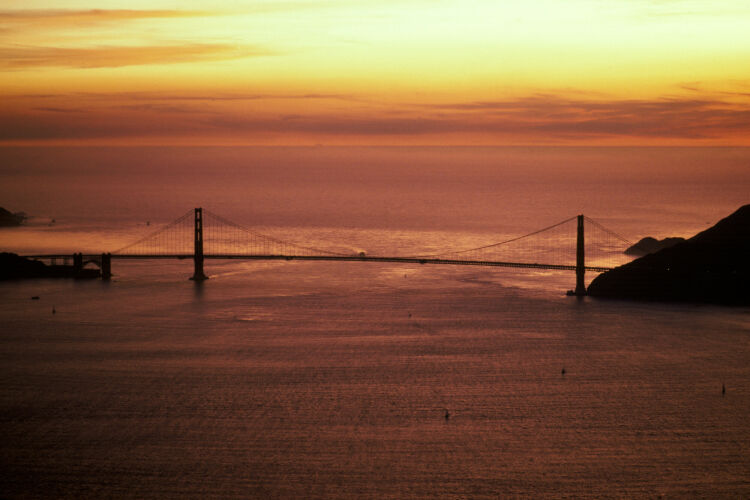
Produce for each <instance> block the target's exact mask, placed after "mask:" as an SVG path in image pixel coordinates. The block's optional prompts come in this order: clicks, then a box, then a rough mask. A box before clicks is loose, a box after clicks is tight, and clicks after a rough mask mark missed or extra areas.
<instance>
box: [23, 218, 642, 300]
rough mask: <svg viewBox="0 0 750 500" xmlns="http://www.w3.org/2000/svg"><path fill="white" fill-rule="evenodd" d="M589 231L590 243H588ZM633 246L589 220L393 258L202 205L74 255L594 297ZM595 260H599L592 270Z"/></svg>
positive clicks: (200, 276)
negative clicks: (542, 274)
mask: <svg viewBox="0 0 750 500" xmlns="http://www.w3.org/2000/svg"><path fill="white" fill-rule="evenodd" d="M584 226H585V228H586V230H587V231H586V233H587V234H586V235H587V236H589V238H588V239H586V238H584ZM630 244H631V243H630V242H629V241H628V240H626V239H625V238H623V237H622V236H620V235H618V234H617V233H615V232H613V231H610V230H609V229H607V228H605V227H604V226H602V225H601V224H599V223H598V222H596V221H594V220H593V219H590V218H588V217H586V216H584V215H578V216H575V217H570V218H568V219H565V220H563V221H561V222H558V223H557V224H553V225H551V226H548V227H545V228H542V229H539V230H536V231H532V232H530V233H528V234H525V235H523V236H518V237H514V238H510V239H506V240H504V241H501V242H499V243H493V244H489V245H483V246H479V247H476V248H470V249H467V250H452V251H446V252H442V253H433V254H427V255H408V256H392V255H391V256H389V255H373V254H365V253H364V252H356V253H355V252H341V251H333V250H325V249H320V248H315V247H312V246H305V245H301V244H298V243H292V242H288V241H284V240H281V239H278V238H274V237H271V236H267V235H264V234H261V233H259V232H257V231H255V230H253V229H250V228H247V227H245V226H242V225H239V224H236V223H234V222H231V221H229V220H227V219H225V218H223V217H221V216H219V215H216V214H214V213H212V212H209V211H208V210H204V209H203V208H195V209H193V210H190V211H189V212H187V213H185V214H184V215H183V216H181V217H179V218H178V219H176V220H174V221H173V222H171V223H169V224H167V225H166V226H164V227H162V228H161V229H159V230H157V231H155V232H153V233H151V234H149V235H147V236H145V237H144V238H141V239H140V240H138V241H135V242H133V243H131V244H129V245H127V246H125V247H123V248H120V249H119V250H116V251H113V252H111V253H101V254H83V253H76V254H73V256H72V260H73V266H74V267H75V268H76V269H78V270H82V269H83V268H84V266H85V265H87V264H89V263H93V264H94V265H96V266H97V267H99V269H100V270H101V276H102V279H105V280H108V279H110V278H111V276H112V260H113V259H122V260H125V259H131V260H132V259H192V260H193V275H192V276H191V277H190V279H191V280H193V281H195V282H196V283H201V282H203V281H205V280H207V279H208V276H207V275H206V273H205V271H204V262H205V260H206V259H229V260H239V259H244V260H287V261H289V260H316V261H348V262H390V263H405V264H425V265H426V264H444V265H461V266H488V267H510V268H524V269H535V270H557V271H575V274H576V284H575V289H574V290H571V291H569V292H568V294H569V295H576V296H583V295H585V294H586V283H585V276H586V272H587V271H589V272H603V271H607V270H609V269H611V268H612V267H614V266H615V265H619V264H621V263H623V262H624V257H623V253H622V250H623V247H624V245H630ZM29 257H31V258H37V259H50V260H54V259H64V260H65V259H70V258H71V256H70V254H68V255H63V254H56V255H33V256H29ZM587 259H589V260H590V261H591V263H590V264H588V265H587Z"/></svg>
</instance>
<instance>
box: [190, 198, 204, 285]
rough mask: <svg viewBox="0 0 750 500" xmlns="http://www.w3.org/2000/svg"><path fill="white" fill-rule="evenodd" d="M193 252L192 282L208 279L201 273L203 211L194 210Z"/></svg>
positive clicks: (200, 209) (199, 209)
mask: <svg viewBox="0 0 750 500" xmlns="http://www.w3.org/2000/svg"><path fill="white" fill-rule="evenodd" d="M193 248H194V250H193V264H194V270H193V276H192V277H191V278H190V279H191V280H193V281H196V282H199V283H200V282H201V281H205V280H207V279H208V276H206V275H205V274H204V273H203V209H202V208H196V209H195V245H194V247H193Z"/></svg>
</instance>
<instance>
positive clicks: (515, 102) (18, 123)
mask: <svg viewBox="0 0 750 500" xmlns="http://www.w3.org/2000/svg"><path fill="white" fill-rule="evenodd" d="M150 96H151V97H154V96H155V94H154V95H150ZM332 96H333V98H336V95H335V94H332ZM192 97H193V98H200V99H193V100H190V99H189V98H188V99H186V100H179V99H176V100H172V99H169V98H167V97H166V96H164V97H163V98H162V100H161V101H158V100H156V99H149V98H146V99H143V100H141V101H138V100H137V99H136V98H134V97H133V96H131V97H130V98H129V99H128V100H127V101H125V102H123V100H120V101H119V102H118V101H117V100H113V101H112V102H109V103H107V101H105V100H100V99H98V98H96V99H92V100H86V99H81V98H79V99H75V98H72V99H71V98H62V97H58V98H56V97H47V98H31V97H29V98H28V100H29V101H30V102H35V103H37V104H36V106H30V105H29V106H28V107H27V108H26V109H27V110H28V111H24V109H21V108H18V109H17V110H15V111H13V110H10V111H9V112H6V113H3V114H2V115H0V140H4V141H14V140H16V141H23V140H34V141H42V142H43V141H45V140H60V139H81V140H92V139H94V140H95V139H99V138H133V137H139V138H150V139H151V140H153V139H154V138H158V137H169V138H174V137H184V138H190V137H202V138H216V139H217V140H219V141H220V140H221V138H233V139H235V140H236V139H245V140H248V141H250V142H255V141H261V142H262V141H263V140H266V139H268V138H269V137H273V138H274V140H276V141H277V142H278V141H281V142H286V143H295V142H298V141H300V140H305V138H311V137H314V138H316V140H318V139H319V140H321V141H326V140H329V141H332V142H336V141H338V140H341V141H344V142H347V141H352V140H354V141H358V140H360V139H361V138H371V139H377V140H381V141H383V142H386V143H387V142H389V141H393V142H399V141H400V140H404V139H409V138H412V139H415V140H419V141H420V142H422V143H435V144H442V143H443V141H444V140H445V138H446V137H452V138H453V139H452V141H453V142H454V143H466V144H471V143H475V142H476V141H479V142H481V143H485V144H486V143H492V141H496V142H497V143H506V144H507V143H529V142H534V143H545V142H546V143H558V144H560V143H562V144H564V143H571V144H573V143H578V144H580V143H586V144H598V143H607V142H608V141H609V142H612V141H615V142H617V141H622V140H626V141H629V142H630V143H647V144H654V143H657V144H658V143H674V141H680V143H682V144H689V143H695V144H700V143H705V142H706V141H708V142H711V141H713V142H714V143H715V142H716V141H724V143H736V144H746V143H747V141H746V140H743V139H742V138H743V137H745V138H746V137H750V105H742V104H737V103H730V102H725V101H723V100H721V99H689V98H685V99H676V98H663V99H655V100H632V99H631V100H608V101H607V100H586V99H571V98H563V97H559V96H553V95H533V96H528V97H526V98H521V99H511V100H498V101H476V102H456V103H447V104H446V103H440V104H431V105H426V104H411V105H399V106H396V109H397V110H398V111H399V112H398V113H396V112H390V111H388V108H387V107H386V108H383V107H381V106H380V105H379V104H375V105H373V106H369V107H368V106H366V105H362V106H358V107H356V108H354V107H348V108H342V107H341V106H340V105H335V103H330V102H329V101H327V100H326V99H328V98H331V96H325V97H323V96H320V95H317V94H310V95H302V94H298V95H294V94H292V95H289V96H287V98H290V99H300V100H305V99H306V100H309V101H310V103H309V105H308V104H304V105H302V104H301V105H300V106H299V107H298V108H299V112H296V111H294V112H289V111H288V110H284V111H281V109H279V108H274V106H272V104H273V102H270V101H276V100H277V99H279V98H282V97H281V96H272V97H262V96H257V95H245V96H243V97H244V98H251V99H254V100H256V99H257V100H263V99H268V100H269V102H267V103H258V106H257V107H256V106H251V107H247V106H234V105H232V103H231V102H226V101H221V100H218V101H213V100H204V99H203V97H204V96H200V95H193V96H192ZM239 97H240V96H239V95H236V96H233V97H232V98H239ZM60 103H65V105H61V104H60ZM274 109H277V111H274ZM404 109H406V110H407V111H408V112H407V113H403V110H404ZM259 110H262V111H259ZM65 111H67V113H66V112H65ZM81 111H84V112H81ZM738 141H739V142H738Z"/></svg>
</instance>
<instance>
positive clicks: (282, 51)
mask: <svg viewBox="0 0 750 500" xmlns="http://www.w3.org/2000/svg"><path fill="white" fill-rule="evenodd" d="M508 4H510V5H508ZM513 4H517V5H513ZM175 6H179V9H175ZM748 26H750V4H748V3H747V2H746V1H745V0H742V1H738V0H731V1H730V0H724V1H722V0H715V1H696V0H662V1H658V2H657V1H653V0H612V1H610V2H601V1H596V0H567V1H560V0H528V1H525V2H497V1H493V0H464V1H457V0H403V1H390V0H380V1H373V0H328V1H326V0H323V1H304V0H301V1H260V2H237V1H230V0H216V1H212V2H201V1H188V2H177V3H175V2H167V1H163V0H151V1H140V0H133V1H130V2H121V1H99V2H96V3H92V2H90V1H75V0H73V1H67V2H65V8H64V9H61V8H60V5H59V2H50V1H41V0H25V1H23V2H20V1H16V0H11V1H9V2H6V3H5V8H4V10H0V93H1V95H2V99H1V100H0V144H39V145H43V144H591V145H600V144H601V145H606V144H633V145H641V144H642V145H709V144H710V145H716V144H727V145H750V64H749V63H748V61H750V36H748V34H747V33H748V32H750V28H748Z"/></svg>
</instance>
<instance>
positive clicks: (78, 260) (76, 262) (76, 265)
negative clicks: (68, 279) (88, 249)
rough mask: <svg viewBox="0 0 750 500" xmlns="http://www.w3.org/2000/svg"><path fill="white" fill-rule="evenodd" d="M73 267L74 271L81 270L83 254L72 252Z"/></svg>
mask: <svg viewBox="0 0 750 500" xmlns="http://www.w3.org/2000/svg"><path fill="white" fill-rule="evenodd" d="M73 269H74V270H75V272H76V273H79V272H81V270H83V254H82V253H74V254H73Z"/></svg>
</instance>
